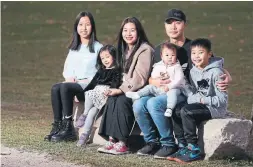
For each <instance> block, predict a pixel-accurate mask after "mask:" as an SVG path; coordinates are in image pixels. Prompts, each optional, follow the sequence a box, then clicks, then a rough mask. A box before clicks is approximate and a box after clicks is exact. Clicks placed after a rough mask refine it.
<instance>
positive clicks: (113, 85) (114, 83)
mask: <svg viewBox="0 0 253 167" xmlns="http://www.w3.org/2000/svg"><path fill="white" fill-rule="evenodd" d="M121 81H122V73H121V71H120V70H117V71H115V74H114V75H113V79H112V83H111V86H110V87H111V88H119V86H120V84H121Z"/></svg>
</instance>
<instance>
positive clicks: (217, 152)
mask: <svg viewBox="0 0 253 167" xmlns="http://www.w3.org/2000/svg"><path fill="white" fill-rule="evenodd" d="M83 107H84V106H83V103H75V104H74V113H75V114H74V123H75V121H76V120H77V118H78V117H79V116H80V114H82V112H83ZM100 121H101V116H100V117H98V119H97V120H96V121H95V123H94V126H93V131H92V134H91V137H90V142H93V143H95V144H99V145H103V144H105V142H106V140H105V139H104V138H102V137H101V136H100V135H98V130H99V124H100ZM252 126H253V125H252V121H250V120H245V119H244V120H243V119H238V118H226V119H212V120H209V121H206V122H203V123H202V124H201V125H200V126H199V127H198V136H199V141H198V144H199V145H200V147H201V149H202V151H204V152H205V154H206V156H205V159H206V160H208V159H222V158H227V157H234V158H239V159H241V158H245V157H249V158H253V134H252V133H253V132H252ZM82 131H83V129H82V128H80V129H79V134H81V133H82ZM129 145H130V147H131V148H132V150H135V151H136V150H138V149H139V148H141V147H142V146H143V145H144V140H143V137H142V134H141V131H140V129H139V127H138V125H137V124H136V125H135V127H134V129H133V131H132V133H131V135H130V138H129Z"/></svg>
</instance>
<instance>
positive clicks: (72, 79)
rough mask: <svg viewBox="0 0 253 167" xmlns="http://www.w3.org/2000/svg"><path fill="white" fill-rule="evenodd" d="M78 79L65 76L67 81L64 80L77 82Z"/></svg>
mask: <svg viewBox="0 0 253 167" xmlns="http://www.w3.org/2000/svg"><path fill="white" fill-rule="evenodd" d="M76 81H77V80H76V78H74V77H70V78H65V81H63V82H76Z"/></svg>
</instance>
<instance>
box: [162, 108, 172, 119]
mask: <svg viewBox="0 0 253 167" xmlns="http://www.w3.org/2000/svg"><path fill="white" fill-rule="evenodd" d="M164 116H165V117H171V116H172V109H170V108H168V109H167V110H166V111H165V113H164Z"/></svg>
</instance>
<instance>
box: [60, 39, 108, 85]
mask: <svg viewBox="0 0 253 167" xmlns="http://www.w3.org/2000/svg"><path fill="white" fill-rule="evenodd" d="M102 46H103V45H102V44H101V43H99V42H97V41H96V42H94V51H95V53H91V52H90V51H89V47H88V45H84V44H81V45H80V46H79V49H78V50H76V51H75V50H69V53H68V56H67V58H66V60H65V64H64V69H63V77H64V78H65V79H66V78H70V77H74V78H76V79H77V80H82V79H88V80H89V81H91V80H92V78H93V77H94V75H95V74H96V72H97V69H96V67H95V65H96V61H97V56H98V52H99V50H100V49H101V47H102Z"/></svg>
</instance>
